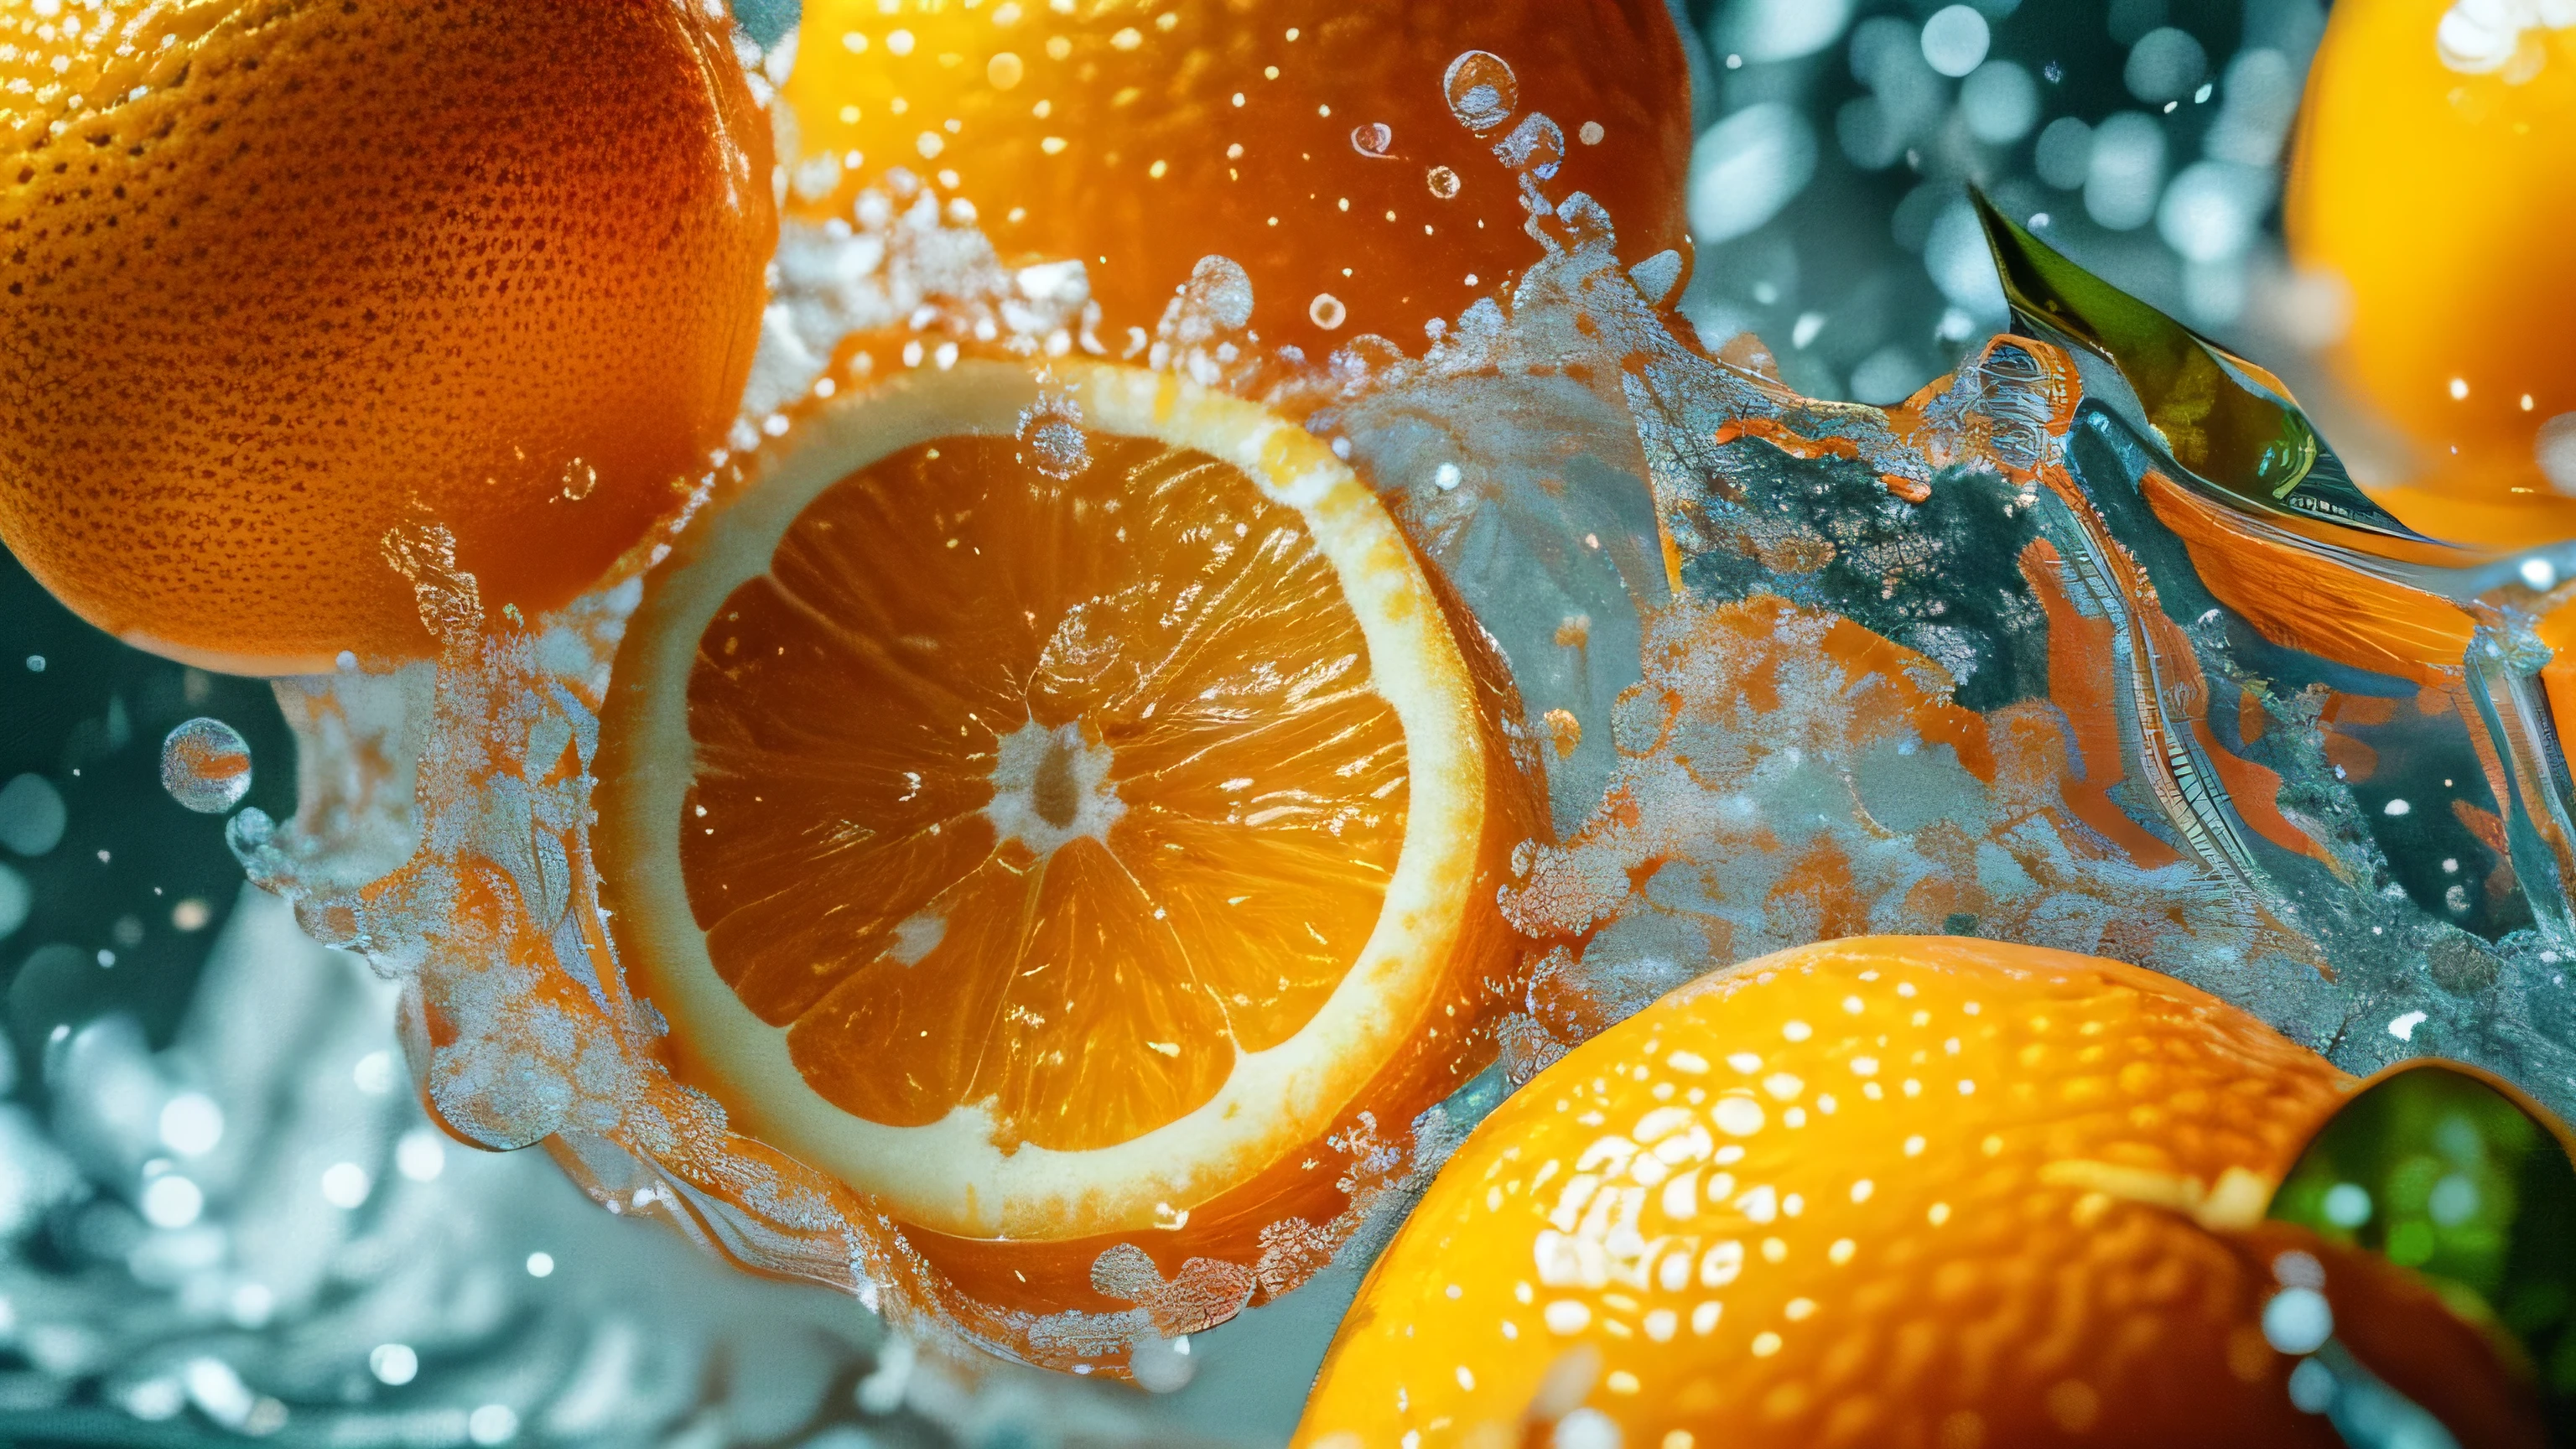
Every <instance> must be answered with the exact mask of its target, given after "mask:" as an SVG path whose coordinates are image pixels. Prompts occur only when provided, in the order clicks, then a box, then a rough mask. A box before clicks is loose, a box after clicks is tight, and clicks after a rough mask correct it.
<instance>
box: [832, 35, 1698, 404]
mask: <svg viewBox="0 0 2576 1449" xmlns="http://www.w3.org/2000/svg"><path fill="white" fill-rule="evenodd" d="M797 49H798V55H797V60H796V69H795V73H794V75H793V76H792V77H791V78H790V79H789V80H788V82H787V85H786V89H785V92H784V95H785V97H786V100H787V102H788V104H789V106H790V107H791V108H792V110H793V111H794V114H795V122H796V126H797V129H798V132H799V135H800V136H801V140H802V150H803V153H804V159H803V161H802V162H800V164H799V165H798V166H797V167H796V168H795V170H794V172H793V178H794V179H793V182H792V188H793V190H792V195H793V196H794V197H796V198H797V200H796V201H794V202H793V203H791V210H792V211H796V212H801V213H803V214H805V215H809V216H815V217H822V216H828V215H835V214H841V213H845V212H846V211H847V209H848V206H849V203H850V200H851V198H852V197H853V196H854V195H855V194H856V192H857V190H858V189H859V188H860V187H861V186H862V185H865V184H868V183H869V182H871V181H872V180H874V179H876V178H879V177H882V176H883V175H884V174H885V172H886V171H887V170H888V169H889V168H892V167H898V166H900V167H904V168H907V169H909V170H911V171H912V172H914V173H915V174H917V175H919V176H921V177H923V178H924V179H926V180H929V181H931V182H933V183H935V184H936V185H937V186H938V187H939V188H940V189H941V190H942V191H944V192H946V193H948V194H950V195H952V196H955V197H959V198H963V199H964V200H966V201H967V202H968V203H970V204H971V205H972V206H973V207H974V209H975V212H976V216H977V220H978V223H979V224H980V225H981V226H982V227H983V229H984V230H985V232H986V233H987V234H988V235H989V236H991V238H992V239H993V242H994V245H995V246H996V247H997V248H999V249H1000V251H1001V253H1002V255H1003V258H1004V260H1006V261H1011V262H1021V261H1038V260H1051V259H1057V258H1079V259H1080V260H1081V261H1082V262H1083V264H1084V266H1085V267H1086V269H1087V270H1088V272H1089V274H1090V282H1091V294H1092V297H1093V299H1094V300H1095V301H1097V302H1099V303H1100V304H1101V309H1102V325H1101V328H1100V331H1099V334H1098V335H1099V338H1100V340H1101V341H1102V343H1103V344H1104V345H1106V346H1107V347H1108V348H1109V349H1110V350H1111V352H1112V353H1113V354H1116V353H1122V352H1124V351H1125V350H1126V348H1127V347H1128V346H1130V345H1132V343H1133V341H1134V338H1133V335H1132V334H1130V333H1128V331H1127V329H1128V328H1131V327H1133V328H1141V329H1144V330H1145V331H1147V332H1150V331H1151V330H1152V329H1153V328H1154V326H1155V323H1156V322H1157V320H1158V319H1159V318H1160V317H1161V315H1162V313H1163V309H1164V307H1165V305H1166V304H1167V303H1168V302H1169V301H1170V300H1171V297H1172V294H1173V290H1174V288H1175V287H1176V286H1178V285H1179V284H1180V283H1181V282H1182V281H1184V280H1185V279H1187V278H1188V276H1189V275H1190V270H1191V267H1192V265H1193V264H1194V263H1196V262H1197V260H1198V259H1199V258H1201V257H1203V256H1207V255H1209V254H1211V253H1214V254H1221V255H1224V256H1226V257H1229V258H1232V259H1233V260H1234V261H1236V262H1238V263H1240V264H1241V265H1242V267H1243V268H1244V270H1245V272H1246V274H1247V275H1248V276H1249V277H1250V278H1251V281H1252V295H1253V310H1252V317H1251V326H1252V328H1253V330H1254V331H1255V332H1257V333H1258V334H1259V335H1260V336H1261V337H1262V338H1263V339H1265V340H1267V341H1269V342H1272V343H1287V344H1292V345H1295V346H1297V347H1299V348H1300V349H1302V350H1304V351H1305V352H1306V353H1307V354H1308V355H1310V356H1312V357H1315V358H1318V359H1320V358H1321V357H1322V356H1323V355H1324V354H1325V353H1326V352H1329V351H1330V350H1332V349H1333V348H1336V347H1338V346H1340V345H1341V344H1342V343H1344V342H1346V341H1347V340H1349V339H1350V338H1351V337H1353V336H1354V335H1357V334H1360V333H1378V334H1382V335H1385V336H1387V337H1390V338H1393V339H1395V340H1397V341H1398V342H1401V343H1403V344H1405V345H1407V346H1408V347H1418V346H1419V345H1420V344H1421V340H1422V336H1423V330H1422V329H1423V326H1424V324H1425V323H1426V322H1429V321H1432V320H1434V319H1439V318H1447V317H1453V316H1455V315H1456V314H1457V313H1458V311H1459V310H1460V309H1462V308H1464V307H1465V306H1466V305H1467V304H1468V303H1470V302H1472V301H1473V300H1475V299H1476V298H1477V297H1480V296H1483V295H1485V294H1487V293H1488V292H1490V291H1492V290H1493V289H1494V287H1495V286H1496V285H1497V284H1498V283H1500V282H1501V281H1503V280H1504V279H1506V278H1507V277H1509V276H1510V275H1511V274H1513V273H1515V272H1517V271H1519V270H1520V269H1521V268H1523V267H1526V266H1527V265H1529V263H1530V262H1532V261H1534V260H1536V259H1537V258H1538V257H1539V256H1540V255H1541V251H1540V247H1539V244H1538V243H1537V242H1536V241H1534V240H1533V239H1532V238H1531V237H1530V236H1529V235H1528V234H1527V232H1526V231H1525V229H1524V228H1525V227H1526V226H1527V224H1528V223H1529V221H1530V216H1531V213H1530V210H1529V208H1528V207H1527V206H1526V205H1525V204H1524V192H1523V189H1522V185H1521V183H1520V181H1519V180H1518V175H1517V173H1516V171H1515V169H1514V166H1513V165H1511V164H1506V161H1505V160H1504V159H1501V158H1503V157H1509V158H1511V159H1512V160H1514V161H1515V162H1518V163H1520V164H1521V170H1522V171H1523V172H1525V173H1526V174H1528V175H1529V176H1531V177H1532V179H1533V180H1535V181H1537V182H1538V183H1540V185H1541V188H1542V189H1543V190H1544V192H1545V193H1546V195H1547V196H1548V197H1549V198H1550V199H1551V200H1562V199H1564V198H1565V197H1567V196H1568V195H1570V194H1571V193H1573V192H1576V191H1581V192H1585V193H1587V194H1589V195H1590V196H1591V197H1592V198H1593V199H1594V200H1595V201H1597V202H1599V203H1600V204H1601V206H1602V208H1603V209H1604V210H1606V212H1607V214H1608V216H1609V218H1610V220H1611V222H1612V223H1613V225H1614V226H1615V227H1616V229H1617V234H1618V243H1619V245H1618V250H1619V255H1620V256H1621V258H1622V259H1623V260H1625V261H1628V262H1630V263H1634V262H1637V261H1641V260H1643V259H1645V258H1648V257H1651V256H1653V255H1655V254H1656V253H1659V252H1662V251H1665V250H1667V249H1672V250H1676V251H1677V252H1679V253H1680V254H1681V255H1682V256H1686V255H1687V253H1688V249H1689V245H1690V243H1689V235H1688V226H1687V224H1686V222H1685V221H1684V219H1683V212H1682V200H1683V190H1684V172H1685V170H1686V168H1687V165H1688V162H1689V158H1690V146H1691V131H1690V117H1691V104H1690V76H1689V71H1688V68H1687V66H1686V64H1685V62H1684V60H1683V52H1682V48H1681V42H1680V39H1679V37H1678V36H1677V35H1676V33H1675V32H1674V29H1673V23H1672V19H1671V17H1670V15H1669V14H1668V13H1667V12H1666V10H1665V8H1664V5H1663V0H1492V3H1480V4H1446V3H1444V4H1420V5H1407V4H1390V3H1360V4H1354V3H1350V0H1169V3H1157V4H1152V5H1146V4H1139V3H1132V0H989V3H967V4H959V3H952V0H810V3H808V4H807V5H806V7H805V17H804V20H803V22H802V24H801V26H800V28H799V30H798V35H797ZM1478 53H1481V54H1478ZM1461 57H1466V58H1465V59H1463V60H1462V59H1461ZM1551 224H1556V223H1553V222H1552V223H1551ZM1680 259H1681V258H1680V257H1679V256H1677V257H1676V259H1675V260H1676V261H1678V260H1680ZM1679 277H1680V274H1679V271H1678V270H1676V271H1675V272H1673V273H1672V276H1671V280H1672V281H1674V282H1678V281H1679Z"/></svg>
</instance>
